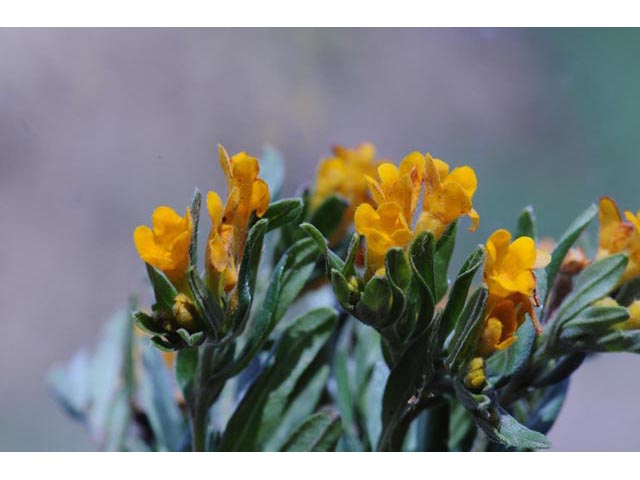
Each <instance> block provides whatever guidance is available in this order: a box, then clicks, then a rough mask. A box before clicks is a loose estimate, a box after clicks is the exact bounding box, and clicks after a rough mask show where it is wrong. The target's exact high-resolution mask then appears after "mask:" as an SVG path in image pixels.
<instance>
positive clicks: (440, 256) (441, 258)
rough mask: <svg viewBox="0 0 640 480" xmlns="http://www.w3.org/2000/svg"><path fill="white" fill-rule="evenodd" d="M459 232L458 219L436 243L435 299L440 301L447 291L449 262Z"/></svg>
mask: <svg viewBox="0 0 640 480" xmlns="http://www.w3.org/2000/svg"><path fill="white" fill-rule="evenodd" d="M457 232H458V221H457V220H456V221H455V222H453V223H452V224H450V225H449V226H448V227H447V229H446V230H445V231H444V233H443V234H442V236H441V237H440V238H439V239H438V242H437V243H436V254H435V259H434V271H435V272H434V275H435V279H436V282H435V290H436V291H435V301H436V303H438V302H439V301H440V300H442V298H443V297H444V295H445V293H447V289H448V288H449V285H448V279H449V277H448V274H449V263H450V262H451V255H452V254H453V250H454V248H455V246H456V233H457Z"/></svg>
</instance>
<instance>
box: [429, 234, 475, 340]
mask: <svg viewBox="0 0 640 480" xmlns="http://www.w3.org/2000/svg"><path fill="white" fill-rule="evenodd" d="M483 263H484V247H483V246H482V245H478V247H477V248H476V249H475V250H474V251H473V252H471V254H470V255H469V256H468V257H467V259H466V260H465V262H464V264H463V265H462V268H460V272H459V273H458V276H457V277H456V280H455V282H454V283H453V287H451V293H450V294H449V300H448V301H447V305H446V306H445V308H444V311H443V312H442V320H441V322H440V334H439V343H440V344H441V345H442V344H443V343H444V341H445V339H446V338H447V337H448V336H449V334H450V333H451V331H452V330H453V329H454V327H455V325H457V323H458V317H459V316H460V312H462V309H463V308H464V304H465V302H466V301H467V295H468V293H469V287H470V286H471V282H472V281H473V277H474V276H475V274H476V272H477V271H478V270H479V269H480V267H481V266H482V265H483Z"/></svg>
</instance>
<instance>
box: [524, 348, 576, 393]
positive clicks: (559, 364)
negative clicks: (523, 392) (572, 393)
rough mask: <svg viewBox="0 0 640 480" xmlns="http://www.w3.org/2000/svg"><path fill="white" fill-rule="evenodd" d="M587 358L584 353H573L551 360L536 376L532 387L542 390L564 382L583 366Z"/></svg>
mask: <svg viewBox="0 0 640 480" xmlns="http://www.w3.org/2000/svg"><path fill="white" fill-rule="evenodd" d="M585 357H586V354H585V353H584V352H573V353H569V354H567V355H563V356H561V357H559V358H552V359H550V360H549V361H548V362H547V365H546V366H545V368H544V369H543V370H541V371H539V372H538V373H537V374H536V376H535V377H534V379H533V380H532V382H531V385H532V386H534V387H538V388H540V387H546V386H549V385H553V384H556V383H558V382H561V381H563V380H564V379H566V378H568V377H569V375H571V374H572V373H573V372H575V371H576V370H577V369H578V367H579V366H580V365H582V362H583V361H584V359H585Z"/></svg>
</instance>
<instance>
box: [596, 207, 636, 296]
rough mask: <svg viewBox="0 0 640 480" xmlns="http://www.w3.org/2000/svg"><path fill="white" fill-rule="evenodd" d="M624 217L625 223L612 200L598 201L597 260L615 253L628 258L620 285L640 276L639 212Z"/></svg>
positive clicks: (628, 213) (629, 213) (627, 213)
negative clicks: (622, 254)
mask: <svg viewBox="0 0 640 480" xmlns="http://www.w3.org/2000/svg"><path fill="white" fill-rule="evenodd" d="M625 217H626V219H627V221H624V220H623V219H622V216H621V215H620V211H619V210H618V206H617V205H616V202H615V201H613V199H611V198H609V197H602V198H601V199H600V204H599V220H600V232H599V239H598V255H597V258H598V259H601V258H604V257H607V256H609V255H613V254H615V253H626V254H627V255H628V256H629V263H627V268H626V269H625V271H624V273H623V274H622V278H621V279H620V283H621V284H622V283H625V282H627V281H629V280H631V279H632V278H635V277H637V276H638V275H640V211H638V213H636V214H635V215H634V214H633V213H632V212H630V211H626V212H625Z"/></svg>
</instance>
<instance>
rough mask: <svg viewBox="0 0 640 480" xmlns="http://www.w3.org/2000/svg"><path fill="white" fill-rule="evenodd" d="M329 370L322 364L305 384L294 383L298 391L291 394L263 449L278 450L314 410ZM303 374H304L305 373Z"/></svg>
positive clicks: (268, 450)
mask: <svg viewBox="0 0 640 480" xmlns="http://www.w3.org/2000/svg"><path fill="white" fill-rule="evenodd" d="M309 369H313V365H311V366H310V367H309ZM330 371H331V369H330V368H329V366H328V365H322V366H321V367H320V368H319V369H317V371H316V372H315V373H314V374H313V376H311V378H310V379H309V380H308V381H307V382H306V384H305V385H302V386H300V385H296V390H300V391H299V392H297V393H296V392H294V393H293V394H292V395H294V398H293V399H292V401H291V402H290V403H289V405H288V406H287V410H286V412H285V414H284V416H283V417H282V421H281V422H280V424H279V425H278V428H277V430H276V431H275V432H274V433H273V435H271V436H270V437H269V438H268V439H267V443H266V444H265V446H264V451H266V452H274V451H279V450H280V448H281V446H282V445H284V442H285V441H286V440H287V438H288V437H289V436H290V434H291V433H292V432H293V430H294V429H295V428H296V427H297V426H298V425H299V424H300V423H301V422H302V421H303V420H304V419H305V418H306V417H308V416H309V415H311V414H312V413H313V412H314V410H315V409H316V407H317V405H318V402H319V401H320V398H321V396H322V393H323V390H324V389H325V387H326V386H327V381H328V380H329V373H330ZM304 376H306V373H305V375H304ZM299 383H300V382H299ZM300 387H301V388H300Z"/></svg>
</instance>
